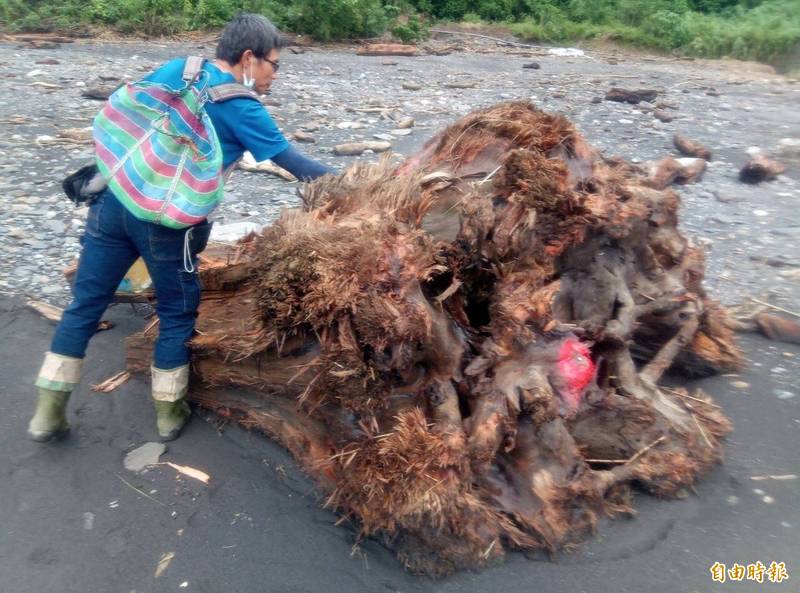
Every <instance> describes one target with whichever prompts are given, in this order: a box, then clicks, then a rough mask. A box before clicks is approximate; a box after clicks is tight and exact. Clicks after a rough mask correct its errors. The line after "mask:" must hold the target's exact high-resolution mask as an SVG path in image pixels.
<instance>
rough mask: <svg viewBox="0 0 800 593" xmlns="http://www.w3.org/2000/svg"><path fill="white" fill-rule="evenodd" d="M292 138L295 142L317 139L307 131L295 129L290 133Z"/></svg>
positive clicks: (311, 141) (312, 141)
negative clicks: (295, 130)
mask: <svg viewBox="0 0 800 593" xmlns="http://www.w3.org/2000/svg"><path fill="white" fill-rule="evenodd" d="M292 138H293V139H294V140H295V141H296V142H309V143H312V144H313V143H314V142H316V141H317V139H316V138H315V137H314V135H313V134H309V133H308V132H302V131H297V132H294V133H293V134H292Z"/></svg>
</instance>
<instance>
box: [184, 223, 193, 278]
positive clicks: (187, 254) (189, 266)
mask: <svg viewBox="0 0 800 593" xmlns="http://www.w3.org/2000/svg"><path fill="white" fill-rule="evenodd" d="M191 240H192V227H189V228H188V229H186V232H185V233H184V235H183V269H184V271H185V272H187V273H189V274H192V273H193V272H194V271H195V267H194V262H193V261H192V250H191V249H190V248H189V242H190V241H191Z"/></svg>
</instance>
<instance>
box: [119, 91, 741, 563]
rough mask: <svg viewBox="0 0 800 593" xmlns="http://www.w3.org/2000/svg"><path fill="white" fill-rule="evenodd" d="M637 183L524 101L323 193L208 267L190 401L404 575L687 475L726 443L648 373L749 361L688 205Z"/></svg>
mask: <svg viewBox="0 0 800 593" xmlns="http://www.w3.org/2000/svg"><path fill="white" fill-rule="evenodd" d="M649 185H650V184H649V178H648V174H647V172H646V171H644V170H642V169H639V168H636V167H631V166H629V165H627V164H625V163H622V162H612V161H605V160H603V159H602V158H600V157H599V156H598V155H596V154H595V153H594V152H593V151H592V150H591V149H590V148H589V147H588V145H587V144H586V143H585V142H584V141H583V139H582V138H581V137H580V136H579V135H578V134H577V132H576V131H575V129H574V127H573V126H572V125H571V124H570V123H569V122H568V121H567V120H565V119H564V118H562V117H559V116H554V115H549V114H547V113H544V112H541V111H538V110H537V109H536V108H534V107H533V106H531V105H529V104H526V103H508V104H501V105H497V106H495V107H492V108H489V109H485V110H481V111H477V112H475V113H473V114H471V115H468V116H467V117H465V118H463V119H462V120H460V121H459V122H457V123H455V124H454V125H452V126H450V127H449V128H447V129H446V130H444V131H443V132H442V133H440V134H438V135H437V136H435V137H434V138H432V139H431V140H430V141H429V142H428V143H427V144H426V145H425V147H424V148H423V149H422V151H421V152H420V153H419V154H417V155H415V156H414V157H412V158H410V159H408V160H407V161H406V162H405V163H404V164H402V165H401V166H399V167H392V166H390V164H389V161H388V160H384V161H383V163H382V164H380V165H377V166H374V165H367V164H363V163H360V164H356V165H354V166H353V167H351V168H350V169H349V170H348V171H347V172H346V173H344V174H343V175H341V176H339V177H335V178H332V177H329V178H325V179H322V180H318V181H316V182H315V183H313V184H311V185H309V186H307V188H306V190H305V193H304V200H305V208H303V209H302V210H293V211H286V212H284V214H283V215H282V217H281V218H280V220H278V222H276V223H275V224H274V225H273V226H272V227H270V228H267V229H266V230H265V231H264V232H263V233H262V234H261V235H260V236H258V237H251V238H249V239H248V240H246V241H244V242H242V243H241V244H240V245H238V246H236V247H234V248H230V249H229V251H228V252H227V253H225V252H220V251H216V252H215V251H210V252H208V253H207V254H206V255H205V257H204V261H203V263H202V265H201V273H202V277H203V282H204V284H205V286H206V292H205V293H204V297H203V301H202V304H201V309H200V317H199V319H198V335H197V336H196V337H195V338H194V340H193V342H192V347H193V350H194V352H195V358H194V362H193V369H194V380H195V382H196V386H195V388H194V389H193V390H192V394H193V395H192V397H193V398H194V400H195V401H196V402H197V403H199V404H201V405H203V406H206V407H209V408H211V409H214V410H216V411H218V412H219V413H220V414H222V415H224V416H227V417H231V418H233V419H235V420H237V421H239V422H241V423H243V424H244V425H246V426H250V427H254V428H260V429H262V430H263V431H265V432H266V433H267V434H269V435H270V436H272V437H274V438H276V439H278V440H279V441H280V442H282V443H283V444H284V445H285V446H286V447H287V448H289V450H290V451H291V452H292V453H293V455H294V456H295V458H296V459H297V460H298V462H299V463H300V464H301V465H302V467H303V468H304V469H305V470H306V471H307V472H308V473H309V474H310V475H312V476H313V477H315V478H316V479H317V481H318V483H319V485H320V488H321V489H322V490H323V491H325V492H326V493H327V495H328V499H327V504H328V505H329V506H330V507H331V508H334V509H336V510H337V511H338V512H340V513H342V514H343V515H346V516H348V517H351V518H352V519H353V520H354V521H356V522H357V524H358V525H359V526H360V529H361V532H362V533H363V534H364V535H378V536H380V537H381V538H383V540H384V541H385V542H386V543H387V544H388V545H390V546H392V547H393V548H394V549H395V550H396V551H397V553H398V555H399V557H400V558H401V559H402V561H403V562H404V563H405V564H406V565H407V566H408V567H409V568H410V569H412V570H415V571H424V572H427V573H430V574H445V573H448V572H451V571H453V570H457V569H461V568H473V567H479V566H483V565H485V564H487V563H489V562H493V561H495V560H497V559H499V558H501V557H502V555H503V553H504V551H505V550H506V549H509V548H511V549H537V548H539V549H545V550H550V551H553V550H557V549H559V548H561V547H563V546H565V545H568V544H572V543H574V542H576V541H579V540H580V538H581V537H582V536H583V535H584V534H585V533H586V532H588V531H590V530H591V529H592V528H593V526H594V525H595V523H596V521H597V517H598V516H600V515H601V514H615V513H619V512H625V511H630V506H629V496H628V494H629V490H630V487H631V484H634V483H635V484H638V485H642V486H643V487H644V488H646V489H647V490H649V491H651V492H652V493H654V494H656V495H658V496H669V495H672V494H675V493H677V492H680V491H681V490H682V489H684V488H685V487H687V486H690V485H691V484H692V482H693V481H694V480H695V479H696V477H697V476H698V475H700V474H702V473H703V472H706V471H708V469H709V468H710V467H711V466H712V465H713V464H715V463H717V462H719V461H720V459H721V456H722V448H721V444H720V438H721V437H722V436H723V435H724V434H726V433H727V432H728V431H729V430H730V424H729V422H728V420H727V419H726V418H725V416H724V415H723V414H722V413H721V410H720V408H719V407H718V406H716V405H715V404H714V403H713V402H712V401H710V399H709V398H707V397H706V396H703V395H701V394H697V395H690V394H689V393H687V391H686V390H685V389H682V388H671V389H666V388H663V387H661V386H660V385H659V382H660V379H661V377H662V375H663V374H664V373H665V372H667V371H669V370H671V371H675V372H683V373H688V374H707V373H710V372H716V371H720V370H723V369H730V368H735V367H736V366H737V365H738V364H739V363H740V359H741V357H740V354H739V351H738V350H737V348H736V346H735V344H734V343H733V337H732V334H731V333H730V331H729V330H728V329H727V326H726V325H725V323H724V317H723V312H722V310H721V308H720V307H718V306H717V305H716V303H714V302H713V301H711V300H710V299H709V298H708V297H707V296H706V294H705V293H704V291H703V289H702V277H703V271H704V260H703V254H702V252H701V251H700V250H699V249H698V248H697V247H695V246H693V245H692V244H691V243H690V242H689V241H688V240H687V239H686V238H685V237H683V236H682V235H681V234H680V233H679V232H678V230H677V222H678V208H679V199H678V196H677V195H676V194H675V193H674V192H673V191H671V190H663V191H661V190H657V189H653V188H652V187H649ZM154 333H155V331H154V330H153V329H151V331H150V332H149V333H148V334H141V335H138V336H134V337H132V338H131V339H130V342H129V351H128V352H129V365H130V367H131V368H134V369H138V370H145V369H146V368H147V367H148V366H149V353H148V344H149V343H150V342H152V339H153V337H154Z"/></svg>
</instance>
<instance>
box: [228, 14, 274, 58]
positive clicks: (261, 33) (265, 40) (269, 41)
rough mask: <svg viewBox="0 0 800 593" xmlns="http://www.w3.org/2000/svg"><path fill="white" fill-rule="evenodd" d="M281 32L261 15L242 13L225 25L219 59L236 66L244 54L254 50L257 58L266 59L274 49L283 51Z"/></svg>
mask: <svg viewBox="0 0 800 593" xmlns="http://www.w3.org/2000/svg"><path fill="white" fill-rule="evenodd" d="M282 47H283V40H282V39H281V34H280V31H278V29H277V27H275V25H273V24H272V23H271V22H270V20H269V19H268V18H267V17H265V16H262V15H260V14H251V13H247V12H242V13H240V14H237V15H236V16H235V17H233V19H232V20H231V21H230V22H229V23H228V24H227V25H225V28H224V29H223V30H222V35H221V36H220V39H219V43H218V44H217V59H220V60H225V61H226V62H227V63H228V64H231V65H236V64H238V63H239V61H240V60H241V59H242V54H243V53H244V52H245V51H247V50H248V49H249V50H252V51H253V53H254V54H255V55H256V57H257V58H266V57H267V56H268V55H269V52H271V51H272V50H273V49H281V48H282Z"/></svg>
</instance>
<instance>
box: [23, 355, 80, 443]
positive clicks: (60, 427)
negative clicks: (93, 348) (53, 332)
mask: <svg viewBox="0 0 800 593" xmlns="http://www.w3.org/2000/svg"><path fill="white" fill-rule="evenodd" d="M82 365H83V359H81V358H73V357H71V356H64V355H61V354H55V353H53V352H48V353H47V354H45V357H44V362H43V363H42V368H41V369H40V370H39V376H38V377H37V379H36V383H35V385H36V387H38V398H37V402H36V412H35V413H34V415H33V418H31V422H30V424H29V425H28V436H30V438H31V439H32V440H34V441H36V442H39V443H46V442H48V441H51V440H53V439H58V438H61V437H63V436H64V435H66V434H67V432H69V423H67V402H68V401H69V396H70V394H71V393H72V390H73V389H74V388H75V386H76V385H77V384H78V381H80V377H81V366H82Z"/></svg>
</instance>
